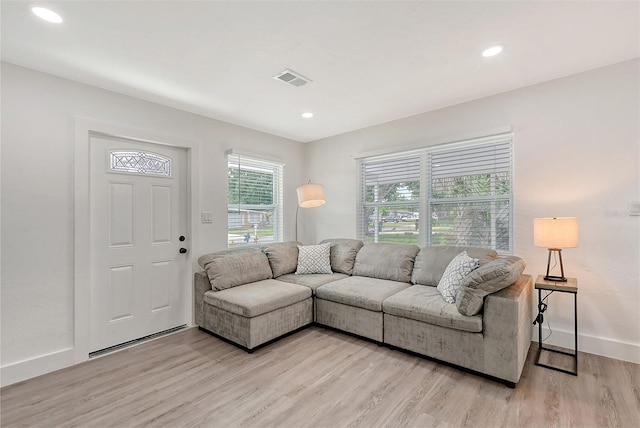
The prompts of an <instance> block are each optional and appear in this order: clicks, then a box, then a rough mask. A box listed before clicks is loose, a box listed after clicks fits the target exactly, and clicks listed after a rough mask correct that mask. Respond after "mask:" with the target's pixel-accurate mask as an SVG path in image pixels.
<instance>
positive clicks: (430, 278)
mask: <svg viewBox="0 0 640 428" xmlns="http://www.w3.org/2000/svg"><path fill="white" fill-rule="evenodd" d="M463 251H466V252H467V254H468V255H469V257H472V258H474V259H478V260H480V265H483V264H485V263H489V262H490V261H492V260H495V259H496V257H498V253H496V252H495V251H494V250H492V249H489V248H479V247H454V246H449V245H446V246H433V247H423V248H421V249H420V252H419V253H418V255H417V256H416V262H415V265H414V267H413V272H412V274H411V282H412V283H413V284H420V285H431V286H433V287H435V286H437V285H438V283H439V282H440V279H441V278H442V275H443V274H444V271H445V270H446V269H447V266H449V263H451V260H453V258H454V257H455V256H457V255H458V254H460V253H461V252H463Z"/></svg>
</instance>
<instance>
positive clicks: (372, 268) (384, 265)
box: [353, 243, 420, 282]
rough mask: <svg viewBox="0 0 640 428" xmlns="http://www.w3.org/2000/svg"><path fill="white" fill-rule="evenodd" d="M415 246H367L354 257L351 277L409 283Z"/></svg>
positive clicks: (415, 252) (416, 252) (416, 251)
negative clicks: (366, 277)
mask: <svg viewBox="0 0 640 428" xmlns="http://www.w3.org/2000/svg"><path fill="white" fill-rule="evenodd" d="M419 251H420V248H419V247H418V246H416V245H398V244H380V243H377V244H367V245H365V246H363V247H362V248H361V249H360V251H358V254H357V255H356V262H355V264H354V266H353V275H357V276H368V277H371V278H378V279H388V280H390V281H399V282H411V271H412V270H413V261H414V259H415V258H416V254H418V252H419Z"/></svg>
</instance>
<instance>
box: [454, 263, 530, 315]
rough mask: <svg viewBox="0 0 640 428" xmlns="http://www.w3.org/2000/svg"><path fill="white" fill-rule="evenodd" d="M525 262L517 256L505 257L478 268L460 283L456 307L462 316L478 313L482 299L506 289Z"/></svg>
mask: <svg viewBox="0 0 640 428" xmlns="http://www.w3.org/2000/svg"><path fill="white" fill-rule="evenodd" d="M526 266H527V262H525V261H524V259H522V258H520V257H517V256H505V257H501V258H499V259H496V260H494V261H492V262H489V263H486V264H484V265H482V266H480V267H479V268H478V269H476V270H474V271H473V272H471V273H470V274H469V275H468V276H467V277H466V278H465V279H464V281H463V282H462V287H461V288H460V290H459V291H458V296H457V298H456V306H457V308H458V311H459V312H460V313H461V314H463V315H468V316H471V315H475V314H477V313H479V312H480V310H481V309H482V305H483V303H484V297H485V296H486V295H488V294H492V293H495V292H498V291H500V290H502V289H503V288H506V287H508V286H510V285H511V284H513V283H514V282H516V281H517V280H518V278H519V277H520V275H522V272H523V271H524V268H525V267H526Z"/></svg>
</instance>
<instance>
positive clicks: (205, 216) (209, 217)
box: [200, 211, 213, 223]
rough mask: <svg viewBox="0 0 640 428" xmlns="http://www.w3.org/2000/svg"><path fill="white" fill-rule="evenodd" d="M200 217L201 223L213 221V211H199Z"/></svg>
mask: <svg viewBox="0 0 640 428" xmlns="http://www.w3.org/2000/svg"><path fill="white" fill-rule="evenodd" d="M200 219H201V220H202V222H203V223H213V213H210V212H205V211H203V212H201V213H200Z"/></svg>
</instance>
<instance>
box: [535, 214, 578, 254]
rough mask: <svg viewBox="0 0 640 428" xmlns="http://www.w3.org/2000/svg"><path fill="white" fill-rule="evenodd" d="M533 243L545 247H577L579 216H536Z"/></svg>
mask: <svg viewBox="0 0 640 428" xmlns="http://www.w3.org/2000/svg"><path fill="white" fill-rule="evenodd" d="M533 245H535V246H536V247H545V248H575V247H577V246H578V219H577V217H553V218H536V219H535V220H534V221H533Z"/></svg>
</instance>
